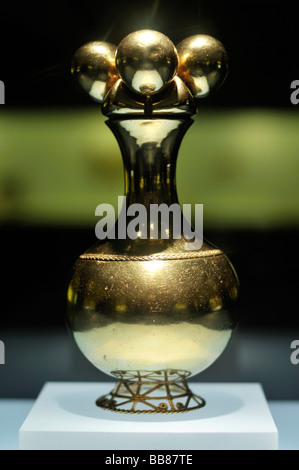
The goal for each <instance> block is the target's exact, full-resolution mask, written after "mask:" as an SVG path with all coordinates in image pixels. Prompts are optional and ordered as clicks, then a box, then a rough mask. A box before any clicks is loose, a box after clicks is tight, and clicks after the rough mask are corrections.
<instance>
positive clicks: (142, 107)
mask: <svg viewBox="0 0 299 470" xmlns="http://www.w3.org/2000/svg"><path fill="white" fill-rule="evenodd" d="M102 110H103V114H105V116H108V117H112V116H116V115H119V116H121V115H126V114H127V115H132V114H135V115H138V116H142V115H145V116H146V117H148V118H150V117H152V116H163V115H167V114H171V115H173V114H174V113H178V114H181V113H182V114H189V115H192V114H195V113H196V108H195V104H194V99H193V96H192V94H191V92H190V90H189V88H188V87H187V86H186V85H185V84H184V83H183V81H182V80H181V79H180V78H179V77H174V79H173V80H172V81H171V82H170V83H169V84H168V85H167V86H166V87H165V88H163V90H162V91H161V92H159V93H155V94H154V95H151V96H146V95H141V94H137V93H134V92H132V91H131V90H130V89H129V88H128V87H127V86H126V85H125V84H124V82H123V81H122V80H118V81H117V82H116V83H115V85H114V86H113V87H112V88H111V90H110V92H109V93H108V94H107V96H106V99H105V101H104V104H103V109H102Z"/></svg>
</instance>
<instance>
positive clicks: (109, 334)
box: [74, 322, 231, 375]
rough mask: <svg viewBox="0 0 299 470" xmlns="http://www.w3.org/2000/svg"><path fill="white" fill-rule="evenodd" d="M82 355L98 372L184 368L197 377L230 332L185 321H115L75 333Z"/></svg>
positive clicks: (222, 346)
mask: <svg viewBox="0 0 299 470" xmlns="http://www.w3.org/2000/svg"><path fill="white" fill-rule="evenodd" d="M74 337H75V340H76V342H77V344H78V346H79V348H80V349H81V351H82V352H83V354H84V355H85V356H86V357H87V358H88V359H89V360H90V362H92V363H93V364H94V365H95V366H96V367H97V368H98V369H100V370H102V371H104V372H106V373H107V374H109V375H113V374H112V371H121V370H139V369H143V370H148V371H151V370H162V369H184V370H188V371H190V373H191V375H195V374H197V373H199V372H201V371H203V370H204V369H206V368H207V367H209V366H210V365H211V364H212V363H213V362H214V361H215V360H216V359H217V358H218V357H219V356H220V354H221V353H222V352H223V350H224V348H225V346H226V345H227V342H228V341H229V339H230V337H231V330H223V331H221V330H219V331H218V330H212V329H209V328H206V327H204V326H202V325H195V324H194V325H193V324H191V323H187V322H182V323H174V324H168V325H159V324H152V325H143V324H139V325H138V324H137V325H136V324H130V323H128V324H125V323H121V322H115V323H112V324H110V325H107V326H105V327H102V328H94V329H92V330H90V331H82V332H79V331H75V332H74Z"/></svg>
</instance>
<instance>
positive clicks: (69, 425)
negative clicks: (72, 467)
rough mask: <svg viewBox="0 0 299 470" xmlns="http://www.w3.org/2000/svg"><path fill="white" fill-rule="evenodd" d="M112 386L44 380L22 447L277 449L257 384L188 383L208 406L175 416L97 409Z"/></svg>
mask: <svg viewBox="0 0 299 470" xmlns="http://www.w3.org/2000/svg"><path fill="white" fill-rule="evenodd" d="M112 388H113V384H112V383H94V382H93V383H70V382H49V383H47V384H46V385H45V386H44V388H43V389H42V391H41V393H40V395H39V396H38V398H37V400H36V402H35V404H34V406H33V408H32V410H31V411H30V413H29V415H28V416H27V418H26V420H25V422H24V423H23V425H22V427H21V429H20V433H19V437H20V442H19V443H20V449H36V450H37V449H65V450H69V449H95V450H97V449H104V450H141V449H142V450H148V449H149V450H176V451H177V450H196V449H277V448H278V432H277V429H276V426H275V424H274V421H273V419H272V416H271V414H270V411H269V408H268V404H267V402H266V399H265V396H264V393H263V390H262V388H261V386H260V385H259V384H255V383H253V384H228V383H225V384H201V383H191V384H190V388H192V391H193V392H194V393H196V394H198V395H200V396H202V397H203V398H204V399H205V400H206V406H205V407H204V408H201V409H199V410H196V411H190V412H187V413H182V414H177V415H161V414H157V415H129V414H120V413H115V412H113V411H108V410H102V409H101V408H98V407H97V406H96V405H95V400H96V399H97V398H98V397H99V396H101V395H104V394H105V393H107V392H110V390H111V389H112Z"/></svg>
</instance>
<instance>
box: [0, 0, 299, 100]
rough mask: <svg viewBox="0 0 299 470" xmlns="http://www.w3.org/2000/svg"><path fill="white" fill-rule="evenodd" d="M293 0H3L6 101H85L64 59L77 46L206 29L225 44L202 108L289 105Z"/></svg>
mask: <svg viewBox="0 0 299 470" xmlns="http://www.w3.org/2000/svg"><path fill="white" fill-rule="evenodd" d="M298 12H299V7H298V2H291V1H276V0H272V1H266V0H261V1H256V0H250V1H248V0H244V1H242V2H232V1H219V2H217V1H207V0H189V1H188V2H183V1H176V0H173V1H168V0H163V1H162V0H160V1H159V0H151V1H146V2H145V1H134V0H133V1H119V0H116V1H112V2H107V1H106V2H103V1H99V0H97V1H95V0H89V1H88V2H82V1H72V2H66V1H60V2H56V1H51V2H50V1H43V2H41V3H36V2H18V3H17V4H15V3H14V2H4V4H2V5H1V31H0V39H1V42H0V44H1V46H0V47H1V49H0V50H1V63H0V76H1V80H3V81H4V82H5V84H6V97H7V99H6V102H7V106H9V107H11V106H17V107H20V106H23V107H26V108H28V107H31V106H32V107H44V106H52V107H53V106H54V107H56V106H78V105H82V106H89V105H90V102H89V100H88V99H87V98H86V97H85V96H83V95H82V96H80V94H78V92H77V90H76V89H75V88H74V85H73V83H72V81H71V77H70V74H69V61H70V59H71V57H72V54H73V53H74V51H75V50H76V49H77V48H78V47H80V46H81V45H82V44H84V43H86V42H88V41H94V40H107V41H110V42H112V43H115V44H118V43H119V42H120V40H121V39H122V38H123V37H124V36H125V35H126V34H128V33H130V32H132V31H134V30H136V29H143V28H151V29H157V30H160V31H163V32H164V34H166V35H168V36H169V37H170V38H171V39H172V41H173V42H174V43H175V44H177V43H178V42H179V41H181V40H182V39H184V38H185V37H187V36H190V35H192V34H198V33H202V34H209V35H212V36H215V37H216V38H218V39H219V40H220V41H222V42H223V44H225V47H226V48H227V51H228V53H229V56H230V75H229V78H228V80H227V83H226V85H225V90H224V89H222V90H220V91H219V92H218V93H217V94H216V95H215V96H212V97H210V98H209V99H208V100H206V101H204V104H203V105H204V106H213V105H216V106H238V107H246V106H255V107H256V106H267V107H289V106H290V100H289V96H290V90H289V89H290V83H291V82H292V81H293V80H295V79H296V78H297V79H298V53H299V34H298V21H299V20H298V18H299V16H298Z"/></svg>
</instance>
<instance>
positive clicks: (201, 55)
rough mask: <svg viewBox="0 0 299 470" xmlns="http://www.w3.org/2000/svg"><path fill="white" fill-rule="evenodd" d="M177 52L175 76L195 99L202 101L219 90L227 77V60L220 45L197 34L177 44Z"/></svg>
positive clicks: (215, 40) (207, 37)
mask: <svg viewBox="0 0 299 470" xmlns="http://www.w3.org/2000/svg"><path fill="white" fill-rule="evenodd" d="M177 52H178V56H179V65H178V71H177V74H178V76H179V77H180V78H181V79H182V80H183V82H184V83H186V85H187V86H188V87H189V89H190V90H191V92H192V94H193V96H194V97H195V98H204V97H205V96H208V95H209V94H210V93H211V92H213V91H215V90H216V89H217V88H219V86H221V84H222V83H223V81H224V80H225V78H226V76H227V73H228V56H227V52H226V50H225V48H224V46H223V45H222V44H221V42H220V41H218V40H217V39H215V38H212V37H211V36H207V35H204V34H197V35H195V36H190V37H188V38H186V39H184V40H183V41H181V42H180V43H179V44H178V45H177Z"/></svg>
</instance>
